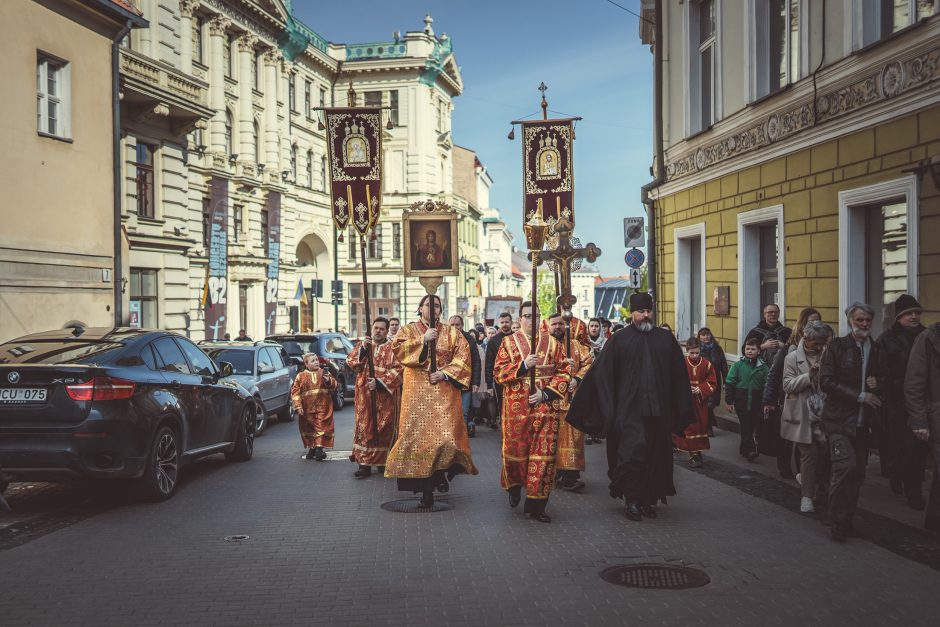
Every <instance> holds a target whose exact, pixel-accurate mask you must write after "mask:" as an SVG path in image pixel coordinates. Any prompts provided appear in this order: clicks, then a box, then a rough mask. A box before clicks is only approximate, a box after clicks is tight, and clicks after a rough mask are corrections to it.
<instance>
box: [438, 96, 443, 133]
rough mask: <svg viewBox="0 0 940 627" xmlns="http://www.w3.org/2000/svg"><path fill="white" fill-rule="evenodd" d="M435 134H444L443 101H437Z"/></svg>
mask: <svg viewBox="0 0 940 627" xmlns="http://www.w3.org/2000/svg"><path fill="white" fill-rule="evenodd" d="M437 132H438V133H443V132H444V101H443V100H438V101H437Z"/></svg>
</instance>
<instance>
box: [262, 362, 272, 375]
mask: <svg viewBox="0 0 940 627" xmlns="http://www.w3.org/2000/svg"><path fill="white" fill-rule="evenodd" d="M272 372H274V366H272V365H270V364H258V374H271V373H272Z"/></svg>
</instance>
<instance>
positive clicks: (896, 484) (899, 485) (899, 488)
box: [891, 479, 904, 496]
mask: <svg viewBox="0 0 940 627" xmlns="http://www.w3.org/2000/svg"><path fill="white" fill-rule="evenodd" d="M891 491H892V492H894V493H895V494H897V495H898V496H900V495H902V494H904V482H903V481H901V480H900V479H892V480H891Z"/></svg>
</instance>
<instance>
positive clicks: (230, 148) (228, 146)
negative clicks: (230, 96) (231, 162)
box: [225, 109, 235, 155]
mask: <svg viewBox="0 0 940 627" xmlns="http://www.w3.org/2000/svg"><path fill="white" fill-rule="evenodd" d="M234 126H235V121H234V120H233V118H232V112H231V111H229V110H228V109H226V110H225V154H226V155H233V154H235V147H234V145H233V144H232V127H234Z"/></svg>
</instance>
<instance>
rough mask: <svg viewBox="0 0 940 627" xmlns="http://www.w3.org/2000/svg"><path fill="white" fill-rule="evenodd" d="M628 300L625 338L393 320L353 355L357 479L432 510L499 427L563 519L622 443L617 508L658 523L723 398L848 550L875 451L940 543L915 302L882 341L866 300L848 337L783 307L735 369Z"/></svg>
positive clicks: (613, 469)
mask: <svg viewBox="0 0 940 627" xmlns="http://www.w3.org/2000/svg"><path fill="white" fill-rule="evenodd" d="M629 304H630V312H631V313H630V318H629V320H627V323H626V325H615V324H611V323H610V321H608V320H605V319H603V318H591V319H590V320H588V321H586V322H585V321H582V320H579V319H578V318H568V319H567V320H566V319H565V317H564V316H562V315H561V314H560V313H554V312H550V313H547V315H545V316H544V319H542V321H541V323H540V324H538V326H537V327H536V328H534V329H533V325H535V324H537V322H536V321H537V320H538V317H539V313H540V312H538V311H537V308H536V307H535V306H534V305H533V304H532V303H531V302H525V303H523V304H522V305H521V307H520V309H519V315H518V317H517V318H516V319H513V317H512V315H511V314H510V313H503V314H501V315H500V316H499V317H498V318H497V319H496V320H495V321H494V323H495V326H492V327H484V326H483V325H482V324H478V325H475V326H474V327H472V328H468V329H466V330H465V329H464V320H463V318H462V317H461V316H458V315H454V316H451V317H450V318H448V319H447V320H446V322H445V321H444V320H442V319H441V314H442V311H441V302H440V300H439V299H438V298H437V297H436V296H426V297H425V298H423V299H422V301H421V304H420V307H419V311H418V318H419V319H418V320H417V321H415V322H412V323H409V324H405V325H402V324H401V323H400V321H399V320H398V319H397V318H393V319H386V318H382V317H380V318H377V319H376V320H375V321H374V322H373V326H372V333H371V336H369V337H366V338H363V339H362V340H361V341H359V343H358V344H357V345H356V347H355V348H354V350H353V351H352V352H351V353H350V354H349V357H348V360H347V361H348V364H349V366H350V367H351V368H352V369H353V370H354V371H355V372H356V373H357V379H356V395H355V430H354V441H353V451H352V455H351V460H352V461H355V462H356V463H357V464H358V468H357V470H356V471H355V472H354V476H355V477H356V478H358V479H364V478H367V477H369V476H371V475H372V473H373V469H376V470H377V471H378V473H379V474H384V476H386V477H391V478H395V479H397V481H398V487H399V489H400V490H404V491H410V492H413V493H416V494H417V493H420V494H421V501H420V506H421V507H428V508H429V507H433V505H434V493H435V492H438V493H441V492H447V491H448V490H449V485H450V482H451V481H452V480H453V479H454V478H455V477H456V476H457V475H460V474H471V475H473V474H477V469H476V467H475V466H474V463H473V459H472V454H471V451H470V444H469V438H472V437H474V436H475V434H476V428H477V425H483V424H486V425H488V426H489V427H490V428H492V429H494V430H495V429H499V430H501V435H502V464H501V472H500V485H501V487H502V489H503V490H505V491H506V492H507V493H508V498H509V505H510V507H513V508H514V507H517V506H518V505H519V504H520V502H521V501H522V497H523V496H524V497H525V505H524V507H523V511H524V512H525V514H527V515H528V516H529V517H530V518H532V519H534V520H538V521H540V522H550V521H551V517H550V516H549V514H548V513H547V504H548V500H549V496H550V494H551V492H552V490H553V489H554V488H561V489H563V490H567V491H571V492H580V491H582V490H583V489H584V488H585V483H584V481H583V480H582V477H581V472H582V471H584V469H585V461H584V446H585V445H589V444H592V443H595V442H596V443H606V446H607V463H608V477H609V479H610V484H609V491H610V495H611V496H612V497H614V498H618V499H622V500H623V502H624V514H625V516H626V517H627V518H628V519H630V520H633V521H640V520H643V519H644V518H647V519H649V518H656V517H657V514H656V509H655V506H656V505H658V504H659V503H665V502H666V499H667V498H668V497H670V496H673V495H674V494H675V486H674V483H673V478H672V469H673V456H674V454H676V453H679V454H684V455H688V464H689V465H690V466H691V467H693V468H697V467H700V466H702V465H703V464H704V463H706V460H705V457H704V454H703V452H704V451H707V450H708V449H709V446H710V445H709V438H710V436H712V435H713V434H714V429H715V427H716V426H717V425H716V413H715V412H716V409H718V408H719V407H721V405H722V401H724V406H725V408H726V410H727V411H728V412H729V413H731V414H734V415H735V416H736V417H737V422H738V425H739V438H740V441H739V449H738V450H739V453H740V455H741V457H742V458H744V459H745V460H747V461H749V462H754V461H756V460H757V459H758V458H759V457H760V455H769V456H772V457H775V458H776V461H777V467H778V471H779V473H780V475H781V476H782V477H784V478H788V479H795V480H796V481H797V482H798V483H799V485H800V494H801V497H800V502H799V510H800V511H801V512H804V513H813V512H815V511H816V508H817V507H826V508H827V511H828V522H829V528H830V534H831V537H832V538H833V539H834V540H836V541H844V540H845V538H846V537H848V536H850V535H852V533H853V531H854V529H853V525H852V521H853V516H854V512H855V509H856V507H857V503H858V497H859V491H860V487H861V485H862V483H863V481H864V477H865V470H866V466H867V461H868V456H869V451H870V450H871V449H872V448H877V450H878V453H879V457H880V461H881V469H882V472H883V473H884V474H885V475H886V476H888V477H889V478H890V485H891V488H892V490H894V491H895V492H896V493H897V494H899V495H903V496H904V497H905V498H906V500H907V504H908V505H909V506H910V507H912V508H914V509H915V510H926V519H925V526H926V527H927V528H928V529H930V530H932V531H937V532H940V469H938V468H937V463H938V460H940V411H938V409H937V408H938V407H940V372H936V371H937V370H940V323H937V324H934V325H933V326H931V327H930V328H925V327H924V326H923V325H922V324H921V314H922V311H923V308H922V307H921V306H920V304H919V303H918V302H917V301H916V300H915V299H914V298H913V297H911V296H910V295H902V296H901V297H900V298H898V299H897V301H896V303H895V306H894V309H895V320H894V322H893V324H892V325H891V326H890V328H888V329H887V330H886V331H885V332H884V333H883V334H881V336H880V337H878V338H877V339H874V338H872V337H871V329H872V324H873V322H874V316H875V312H874V311H873V309H872V308H871V307H870V306H868V305H866V304H864V303H855V304H853V305H852V306H850V307H849V308H848V309H847V310H846V311H845V316H846V322H847V325H848V327H849V329H850V331H849V333H848V334H847V335H846V336H844V337H835V333H834V331H833V329H832V327H831V326H829V325H828V324H826V323H825V322H824V321H823V320H822V319H821V318H822V316H821V314H820V312H819V311H818V310H816V309H814V308H806V309H804V310H802V311H801V312H800V314H799V316H798V318H797V320H796V323H795V324H794V326H793V327H792V328H789V327H786V326H785V325H783V324H782V323H781V322H780V314H781V312H780V308H779V307H778V306H777V305H776V304H768V305H766V306H765V307H764V309H763V316H762V320H761V322H760V323H759V324H758V325H757V326H756V327H754V328H753V329H752V330H751V331H750V332H749V333H748V334H747V336H746V337H745V338H744V341H743V343H742V345H741V347H740V351H741V352H740V356H739V357H738V359H737V360H736V361H734V363H733V364H729V359H728V358H727V357H726V355H725V353H724V351H723V350H722V347H721V345H720V344H719V342H718V341H717V339H716V338H715V336H714V334H713V333H712V331H711V330H710V329H709V328H702V329H699V330H698V332H697V333H696V335H695V336H694V337H690V338H687V339H685V340H684V341H683V342H682V343H681V344H680V342H678V341H677V340H676V337H675V336H674V335H673V333H672V331H671V330H670V329H669V328H668V326H667V325H661V326H658V327H657V326H655V325H654V324H653V322H652V320H653V311H654V307H653V300H652V297H650V296H649V295H647V294H639V293H638V294H633V295H631V297H630V302H629ZM432 320H433V321H434V322H433V324H432V322H431V321H432ZM533 336H534V337H535V342H534V345H533V343H532V337H533ZM305 363H306V364H307V368H308V369H307V371H306V372H305V373H303V374H302V376H298V377H297V379H296V380H295V382H294V386H293V390H292V393H291V396H292V401H293V403H294V406H295V408H296V409H297V412H298V415H299V416H300V431H301V435H302V438H303V442H304V446H305V448H307V449H308V450H307V454H306V458H307V459H313V460H322V459H324V458H325V453H324V448H329V447H331V446H332V443H333V419H332V403H331V402H329V399H330V391H331V390H333V389H335V386H336V383H335V381H334V380H332V379H331V377H330V376H329V372H328V371H326V370H321V369H320V368H319V363H318V360H317V359H316V358H315V357H313V358H311V359H309V360H305ZM931 443H932V444H931ZM931 446H932V449H933V450H932V458H933V465H932V468H933V471H932V475H933V482H932V485H931V488H930V496H929V499H928V500H927V501H926V502H925V500H924V497H923V490H922V484H923V478H924V471H925V468H926V464H927V458H928V454H929V453H930V448H931ZM794 464H795V466H796V472H794Z"/></svg>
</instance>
